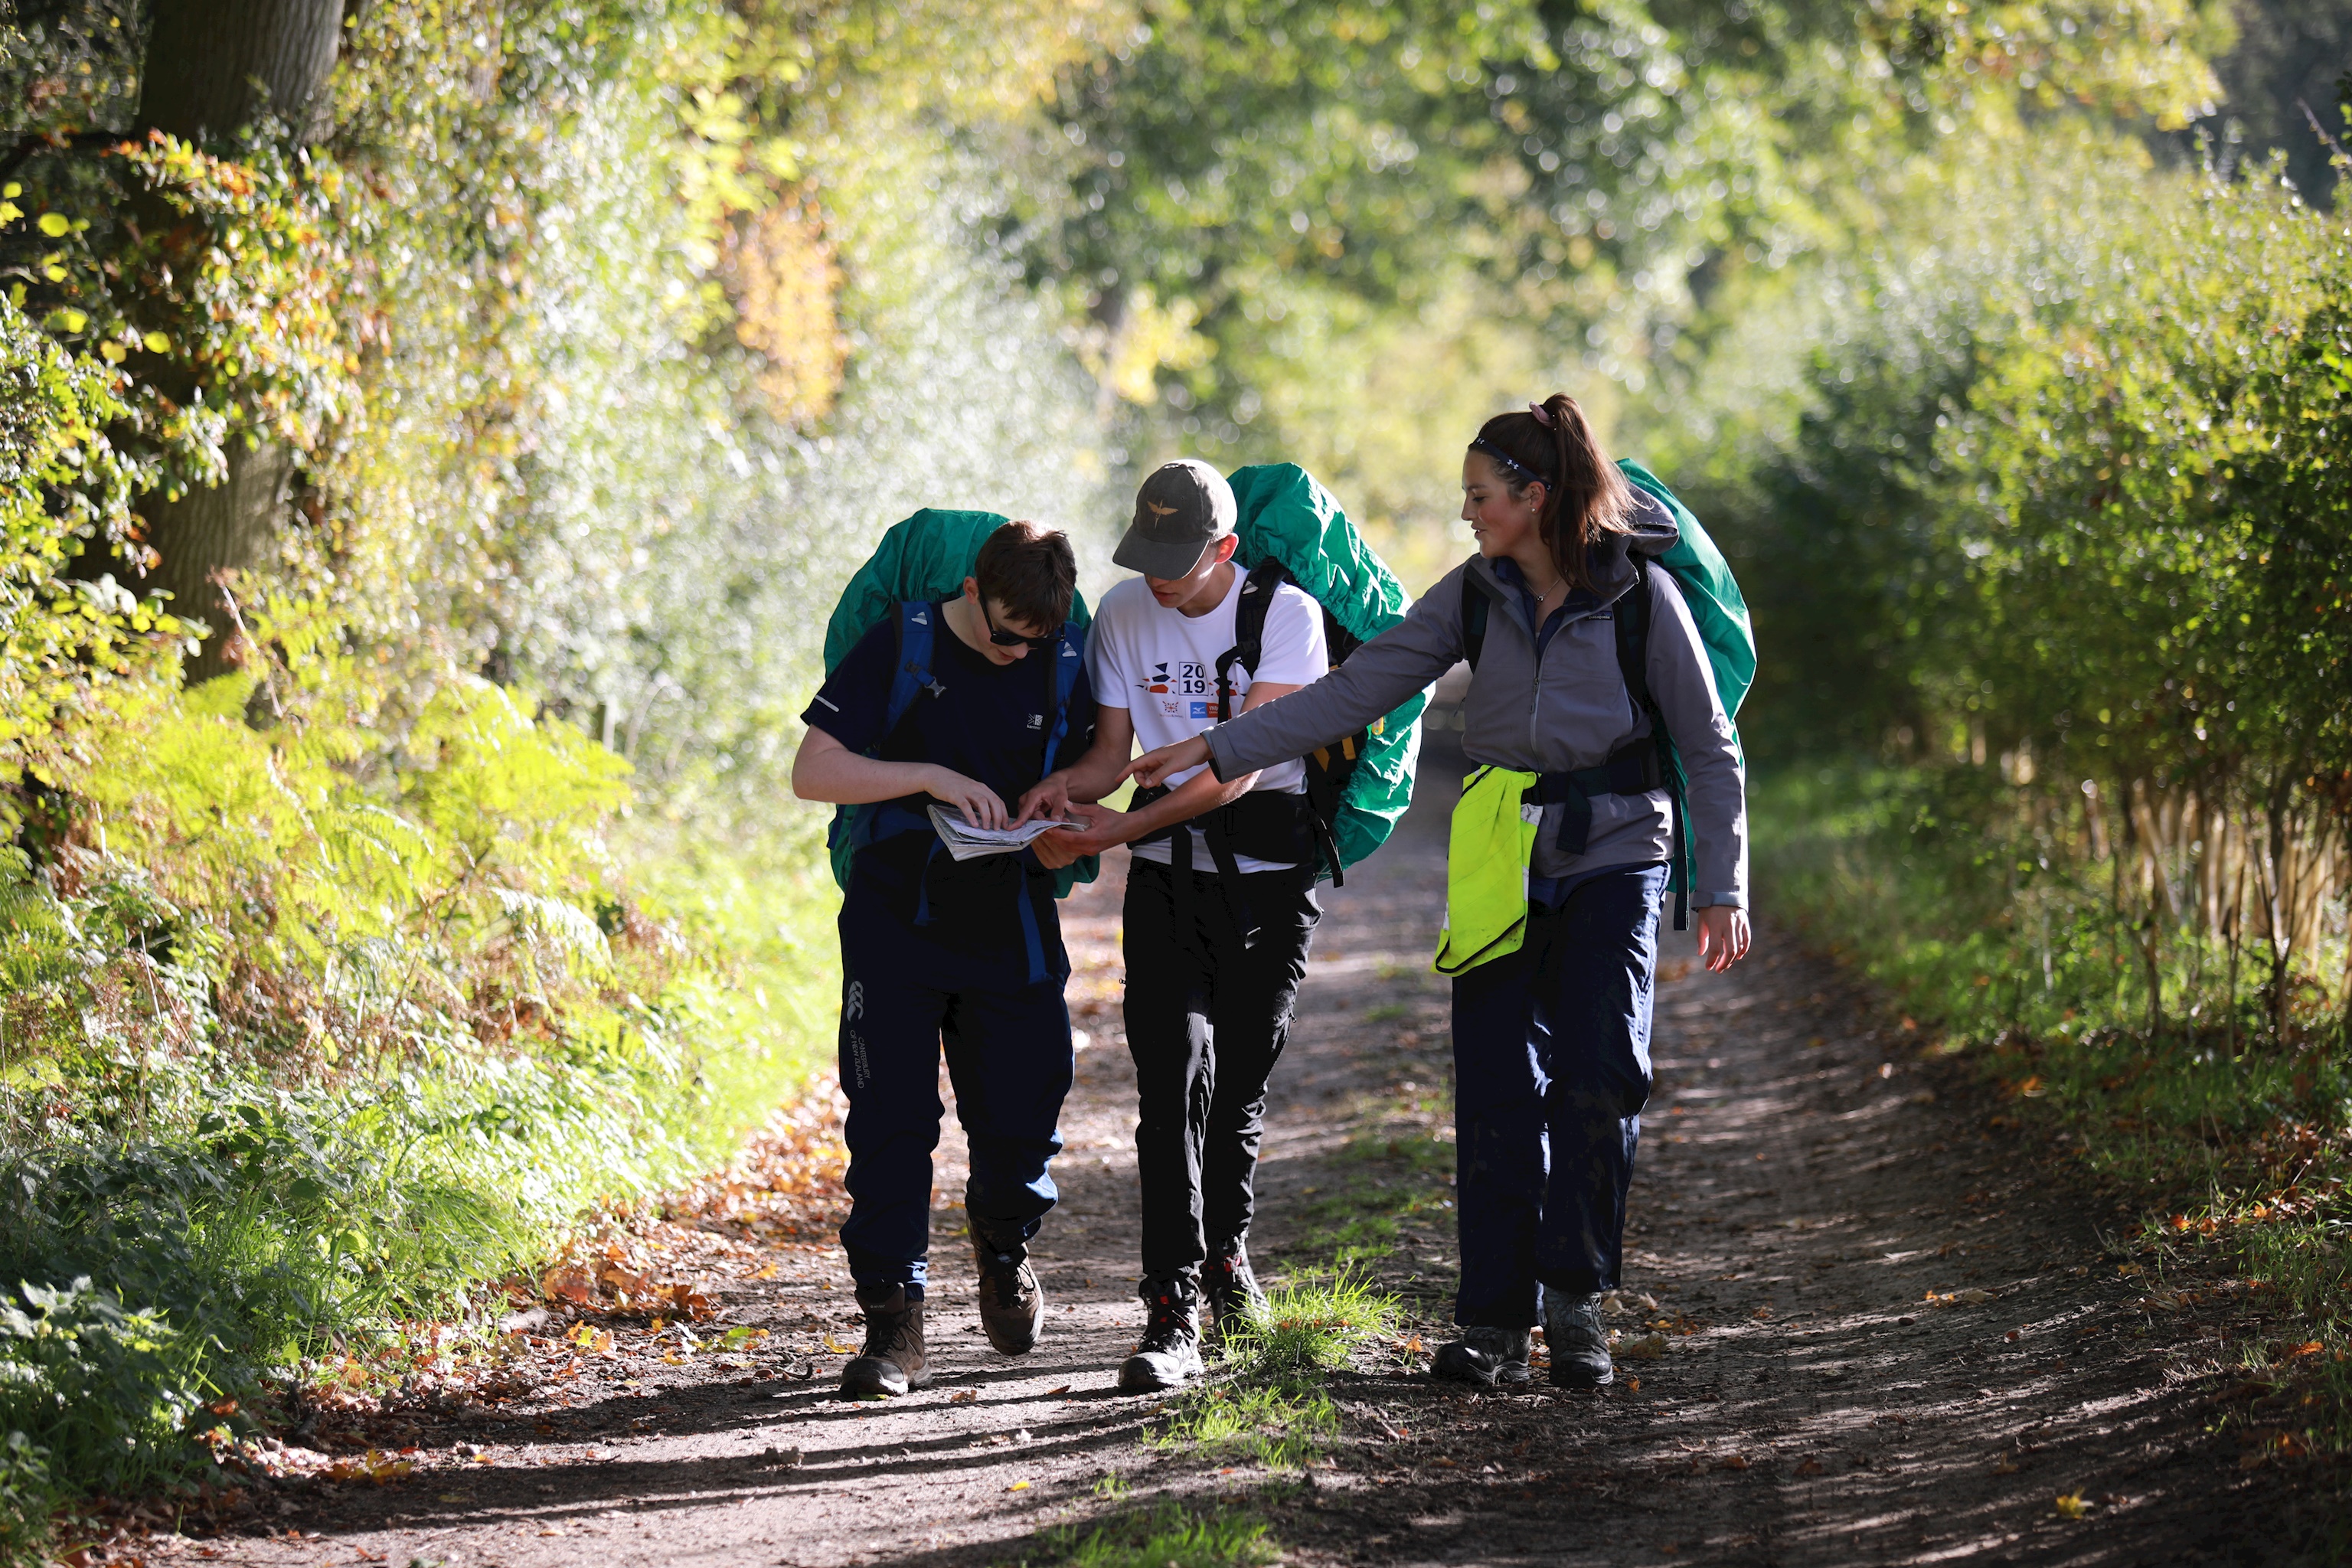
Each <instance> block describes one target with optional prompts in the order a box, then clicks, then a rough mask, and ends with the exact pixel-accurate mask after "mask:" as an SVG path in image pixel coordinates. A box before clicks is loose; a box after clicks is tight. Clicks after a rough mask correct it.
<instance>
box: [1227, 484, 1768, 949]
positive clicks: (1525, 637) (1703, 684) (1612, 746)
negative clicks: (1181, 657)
mask: <svg viewBox="0 0 2352 1568" xmlns="http://www.w3.org/2000/svg"><path fill="white" fill-rule="evenodd" d="M1637 494H1638V492H1637ZM1640 499H1641V500H1643V502H1646V503H1647V504H1646V505H1644V506H1643V509H1642V510H1641V511H1640V513H1638V514H1637V516H1636V519H1635V530H1634V531H1633V533H1630V534H1619V535H1612V536H1611V537H1610V539H1609V541H1608V543H1607V545H1606V546H1605V547H1604V549H1603V551H1602V552H1601V559H1600V560H1599V561H1598V562H1597V563H1596V565H1597V566H1598V568H1599V569H1598V571H1597V572H1596V574H1595V576H1596V579H1597V582H1596V586H1597V587H1598V589H1599V595H1598V599H1599V602H1598V604H1597V605H1591V606H1590V607H1587V608H1584V609H1582V610H1580V611H1578V612H1571V614H1570V619H1569V620H1568V622H1567V623H1566V624H1565V625H1563V626H1561V627H1560V628H1559V630H1558V631H1557V632H1556V633H1554V634H1553V636H1552V638H1551V641H1550V642H1549V643H1548V644H1546V645H1545V647H1544V651H1543V658H1542V660H1541V663H1540V666H1538V661H1537V657H1536V628H1535V627H1533V626H1529V625H1528V616H1527V613H1526V610H1525V608H1524V607H1523V605H1522V602H1521V600H1520V596H1519V595H1518V593H1517V590H1515V589H1514V588H1512V587H1511V586H1510V585H1508V584H1505V583H1504V582H1503V581H1501V580H1500V579H1499V578H1498V577H1496V574H1495V569H1494V567H1493V566H1492V565H1491V564H1490V563H1488V562H1487V561H1486V560H1485V559H1484V558H1483V557H1480V556H1475V555H1474V556H1472V557H1471V558H1470V559H1469V560H1467V561H1465V562H1464V563H1462V564H1461V565H1460V566H1457V567H1455V568H1454V570H1453V571H1452V572H1449V573H1447V574H1445V576H1444V579H1443V580H1442V581H1441V582H1439V583H1438V584H1437V585H1436V586H1435V587H1433V588H1432V589H1431V590H1430V591H1429V592H1428V593H1426V594H1424V595H1422V596H1421V598H1420V599H1419V600H1418V601H1417V602H1416V603H1415V604H1414V605H1413V606H1412V609H1411V610H1410V611H1408V612H1407V613H1406V615H1405V618H1404V619H1403V620H1402V621H1400V622H1398V623H1397V624H1396V625H1395V626H1391V627H1390V628H1389V629H1388V630H1387V631H1385V632H1382V633H1381V635H1380V636H1379V637H1374V638H1373V639H1372V640H1371V641H1370V642H1368V643H1366V644H1364V646H1363V647H1360V648H1358V649H1357V650H1356V651H1355V652H1354V653H1353V654H1351V655H1349V658H1348V661H1347V662H1346V663H1345V664H1343V665H1341V666H1340V667H1339V668H1337V669H1335V670H1333V671H1331V673H1330V674H1328V675H1327V676H1325V677H1323V678H1322V679H1320V680H1318V681H1316V682H1314V683H1313V684H1311V685H1308V686H1304V687H1301V688H1300V689H1298V690H1297V691H1294V692H1292V693H1291V694H1290V695H1289V696H1287V697H1282V698H1277V699H1276V700H1274V701H1272V702H1269V703H1267V704H1265V706H1264V707H1262V708H1257V709H1254V710H1251V711H1249V712H1247V713H1244V714H1243V715H1242V716H1241V717H1239V718H1237V719H1235V720H1234V721H1232V722H1230V723H1225V724H1220V725H1217V726H1216V727H1215V728H1213V729H1212V730H1210V731H1207V737H1208V742H1209V752H1210V755H1211V757H1212V759H1213V765H1214V767H1215V770H1216V773H1217V776H1218V777H1220V778H1238V777H1240V776H1241V775H1242V774H1244V773H1249V772H1251V771H1252V770H1254V769H1257V768H1264V767H1270V766H1272V765H1273V764H1275V763H1283V762H1288V761H1289V760H1290V759H1292V758H1293V757H1302V756H1305V755H1306V754H1307V752H1311V751H1313V750H1314V749H1315V748H1316V747H1318V746H1323V745H1328V744H1330V743H1331V742H1333V741H1335V740H1337V739H1339V737H1341V736H1343V735H1349V734H1352V733H1354V732H1355V731H1358V730H1360V729H1362V728H1363V727H1364V726H1365V725H1367V724H1369V723H1370V722H1371V721H1373V720H1374V719H1377V718H1379V717H1380V716H1381V715H1382V714H1384V713H1388V712H1391V711H1392V710H1394V709H1395V708H1396V707H1397V705H1398V704H1399V703H1401V702H1402V701H1404V700H1406V699H1407V698H1409V697H1411V696H1412V694H1413V693H1414V692H1416V691H1419V690H1421V689H1423V688H1424V687H1427V686H1428V685H1430V684H1431V683H1432V682H1433V681H1434V680H1436V679H1437V678H1438V677H1439V676H1441V675H1444V673H1445V672H1446V671H1447V670H1448V669H1451V668H1454V664H1455V663H1456V662H1457V661H1459V660H1460V659H1461V658H1463V657H1464V651H1465V650H1464V642H1463V627H1462V604H1463V599H1462V594H1463V584H1464V580H1465V577H1466V578H1467V579H1468V582H1469V584H1470V586H1471V591H1473V592H1475V593H1482V594H1485V595H1486V596H1487V597H1488V599H1489V600H1491V601H1492V603H1491V605H1490V607H1489V609H1488V611H1487V616H1486V643H1485V646H1484V647H1483V649H1482V650H1481V652H1480V654H1479V659H1478V668H1477V669H1476V670H1475V672H1474V673H1473V675H1472V676H1471V679H1470V694H1469V696H1468V697H1467V698H1466V699H1465V701H1464V721H1465V728H1464V731H1463V734H1462V749H1463V751H1464V752H1466V753H1468V755H1469V758H1470V760H1471V761H1472V762H1474V763H1492V764H1494V765H1496V766H1498V767H1506V768H1523V769H1528V770H1531V771H1533V772H1537V773H1552V772H1560V771H1566V770H1570V769H1577V768H1590V767H1598V766H1599V765H1600V764H1601V763H1604V762H1606V761H1608V759H1609V755H1610V753H1611V752H1614V751H1616V750H1617V749H1618V748H1619V747H1620V746H1622V745H1624V744H1626V743H1627V742H1631V741H1635V740H1639V739H1640V738H1642V737H1643V736H1644V735H1647V734H1648V733H1649V732H1650V720H1649V716H1648V715H1647V714H1646V713H1644V712H1643V710H1641V709H1639V708H1637V707H1636V706H1635V705H1634V703H1633V697H1632V694H1631V693H1629V692H1628V691H1627V690H1626V689H1625V678H1624V674H1623V672H1622V670H1620V669H1619V668H1618V665H1617V639H1616V626H1615V622H1614V617H1613V614H1612V607H1613V606H1614V605H1616V603H1617V601H1618V600H1619V599H1621V598H1622V597H1623V596H1624V595H1625V594H1626V592H1627V591H1628V590H1630V589H1631V588H1632V587H1633V585H1634V584H1635V582H1636V581H1637V580H1638V579H1637V577H1636V574H1635V570H1634V566H1633V561H1632V560H1631V558H1630V552H1632V551H1634V550H1639V551H1640V552H1643V554H1645V555H1649V556H1652V557H1655V556H1657V555H1660V554H1663V553H1664V552H1665V551H1667V550H1668V549H1670V548H1672V546H1673V545H1674V542H1675V538H1676V537H1677V534H1676V531H1675V523H1674V519H1673V516H1672V514H1670V513H1669V512H1667V511H1666V510H1665V509H1664V507H1662V506H1659V505H1657V504H1656V503H1655V502H1654V501H1651V500H1650V498H1648V497H1647V496H1642V497H1641V498H1640ZM1648 578H1649V584H1650V637H1649V667H1650V668H1649V677H1650V694H1651V696H1652V697H1653V698H1654V700H1656V702H1657V705H1658V710H1659V712H1660V713H1661V714H1662V715H1663V716H1664V719H1665V721H1666V731H1667V733H1668V734H1670V735H1671V736H1672V737H1673V738H1674V742H1675V750H1676V752H1679V753H1680V754H1681V757H1682V763H1683V770H1684V773H1685V777H1686V778H1687V780H1688V782H1689V786H1690V787H1689V805H1690V821H1689V822H1688V823H1687V824H1686V827H1687V829H1688V831H1689V833H1690V836H1691V849H1692V859H1693V868H1692V886H1691V902H1692V903H1693V904H1695V905H1698V906H1701V907H1704V906H1706V905H1709V904H1729V905H1733V906H1737V907H1743V908H1744V907H1745V906H1746V904H1747V902H1748V792H1747V782H1746V780H1745V779H1744V778H1743V776H1742V774H1741V769H1740V764H1739V753H1738V748H1737V746H1736V744H1735V742H1734V741H1733V738H1732V728H1731V721H1730V720H1729V719H1727V718H1726V717H1725V715H1724V711H1723V702H1722V700H1721V699H1720V698H1719V697H1718V696H1717V693H1716V689H1715V672H1714V670H1713V668H1711V667H1710V666H1709V665H1708V664H1707V659H1706V647H1704V646H1703V645H1702V644H1701V643H1700V642H1699V637H1698V628H1697V627H1696V626H1695V625H1694V624H1693V623H1692V621H1691V616H1690V610H1689V608H1688V606H1686V605H1685V604H1684V603H1683V596H1682V593H1681V591H1680V590H1679V589H1677V588H1676V587H1675V582H1674V578H1673V577H1672V575H1671V574H1668V573H1666V572H1664V571H1663V570H1655V569H1654V570H1652V571H1651V572H1650V573H1649V574H1648ZM1561 809H1562V808H1561V807H1559V806H1557V805H1553V806H1547V807H1545V808H1544V821H1543V827H1542V831H1541V832H1540V833H1538V836H1537V837H1536V849H1535V866H1534V871H1535V874H1536V875H1537V876H1538V877H1567V876H1573V875H1577V874H1579V873H1581V872H1585V871H1591V870H1599V869H1601V868H1607V867H1612V866H1653V865H1658V864H1661V863H1664V861H1666V860H1667V859H1668V858H1670V857H1671V855H1672V853H1673V847H1674V832H1673V816H1672V808H1671V806H1670V805H1669V804H1668V800H1667V795H1666V792H1665V791H1664V790H1662V789H1661V790H1653V791H1651V792H1650V793H1649V794H1647V795H1599V796H1596V797H1594V799H1593V801H1592V826H1591V833H1590V834H1589V835H1588V837H1587V839H1586V843H1585V851H1584V853H1583V854H1582V855H1578V856H1571V855H1569V854H1568V853H1567V852H1566V851H1564V850H1562V849H1561V848H1560V847H1559V814H1560V811H1561Z"/></svg>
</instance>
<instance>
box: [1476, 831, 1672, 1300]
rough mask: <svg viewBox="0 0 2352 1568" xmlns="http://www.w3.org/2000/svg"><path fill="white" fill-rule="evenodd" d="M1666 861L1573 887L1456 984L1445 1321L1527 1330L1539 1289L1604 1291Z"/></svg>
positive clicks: (1643, 1048)
mask: <svg viewBox="0 0 2352 1568" xmlns="http://www.w3.org/2000/svg"><path fill="white" fill-rule="evenodd" d="M1665 886H1666V868H1664V867H1663V866H1643V867H1628V868H1625V869H1624V870H1622V871H1608V872H1603V873H1601V874H1600V875H1598V876H1595V877H1593V878H1591V879H1590V880H1587V881H1584V882H1581V883H1579V884H1578V885H1577V886H1576V887H1575V888H1574V889H1572V890H1571V891H1570V893H1569V894H1568V896H1567V898H1566V900H1565V901H1564V902H1562V903H1561V904H1559V905H1558V906H1557V907H1554V908H1550V909H1541V910H1535V911H1532V912H1531V913H1530V915H1529V917H1528V935H1527V941H1526V942H1525V944H1524V945H1522V946H1521V947H1520V949H1519V951H1518V952H1514V953H1511V954H1509V955H1508V956H1507V957H1503V958H1497V959H1495V960H1493V961H1491V962H1489V963H1482V964H1480V965H1479V966H1478V967H1477V968H1475V969H1473V970H1471V971H1469V972H1468V973H1465V974H1462V975H1460V976H1458V977H1456V978H1455V980H1454V1129H1455V1136H1456V1140H1457V1149H1456V1153H1455V1159H1456V1162H1457V1163H1456V1173H1455V1176H1454V1183H1455V1192H1454V1198H1455V1202H1456V1203H1457V1204H1458V1205H1460V1206H1459V1211H1458V1214H1459V1222H1460V1226H1461V1236H1462V1287H1461V1289H1460V1290H1459V1292H1457V1293H1456V1295H1455V1297H1454V1321H1455V1322H1457V1323H1460V1324H1462V1325H1464V1326H1465V1327H1483V1328H1496V1329H1524V1328H1528V1327H1531V1326H1533V1324H1534V1323H1535V1321H1536V1286H1537V1284H1538V1282H1540V1283H1542V1284H1544V1285H1547V1286H1549V1287H1550V1288H1551V1289H1556V1290H1565V1291H1570V1292H1590V1291H1593V1290H1609V1289H1615V1288H1616V1286H1617V1283H1618V1279H1617V1271H1618V1266H1619V1264H1620V1262H1621V1261H1622V1258H1623V1255H1624V1244H1625V1189H1626V1187H1627V1186H1628V1185H1629V1184H1631V1183H1632V1181H1633V1149H1634V1145H1635V1144H1636V1143H1638V1142H1640V1141H1641V1135H1642V1116H1641V1111H1642V1107H1643V1103H1644V1102H1646V1101H1647V1100H1648V1099H1649V1098H1650V1003H1651V994H1652V982H1653V980H1654V977H1655V975H1656V973H1657V967H1658V900H1659V899H1660V897H1661V896H1662V895H1663V894H1664V891H1665Z"/></svg>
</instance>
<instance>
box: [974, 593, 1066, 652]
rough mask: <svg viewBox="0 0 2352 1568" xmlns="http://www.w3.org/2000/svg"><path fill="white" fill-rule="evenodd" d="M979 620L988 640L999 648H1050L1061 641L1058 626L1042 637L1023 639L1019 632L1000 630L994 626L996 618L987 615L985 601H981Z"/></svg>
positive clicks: (1060, 631) (1060, 632) (1060, 630)
mask: <svg viewBox="0 0 2352 1568" xmlns="http://www.w3.org/2000/svg"><path fill="white" fill-rule="evenodd" d="M980 619H981V623H982V625H983V626H987V627H988V640H989V641H991V642H992V643H994V644H995V645H996V646H997V647H1053V646H1054V645H1055V643H1057V642H1060V641H1061V640H1062V628H1061V627H1059V626H1055V628H1054V629H1053V630H1052V631H1050V632H1047V633H1046V634H1045V636H1044V637H1023V636H1022V635H1021V634H1020V633H1019V632H1008V631H1003V630H1000V629H999V628H998V626H997V625H996V617H995V616H992V615H990V614H989V613H988V602H987V601H986V600H985V599H983V600H982V601H981V605H980Z"/></svg>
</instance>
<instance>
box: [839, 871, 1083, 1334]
mask: <svg viewBox="0 0 2352 1568" xmlns="http://www.w3.org/2000/svg"><path fill="white" fill-rule="evenodd" d="M888 904H889V900H888V899H887V897H886V896H885V895H884V894H882V893H880V892H877V891H876V890H874V889H868V888H866V887H865V886H864V885H862V884H861V883H860V882H859V880H858V879H856V878H855V877H853V878H852V879H851V881H850V888H849V893H848V896H847V897H846V898H845V900H843V902H842V907H841V921H840V927H841V972H842V973H841V981H842V996H841V1037H840V1042H839V1044H840V1051H841V1087H842V1090H843V1092H844V1093H845V1095H846V1096H847V1097H848V1100H849V1117H848V1120H847V1121H846V1122H845V1123H844V1126H843V1130H842V1136H843V1141H844V1142H846V1143H847V1144H848V1145H849V1174H848V1177H847V1180H846V1185H847V1186H848V1188H849V1197H850V1210H849V1220H848V1223H847V1224H845V1225H844V1226H842V1227H841V1244H842V1247H843V1248H844V1249H845V1251H846V1252H847V1253H848V1255H849V1272H850V1276H851V1278H853V1279H856V1281H857V1285H858V1287H859V1289H866V1290H876V1289H888V1288H889V1287H891V1286H893V1285H905V1286H907V1287H908V1294H909V1295H910V1296H917V1297H919V1296H920V1295H921V1294H922V1287H923V1279H924V1274H925V1260H926V1258H927V1257H928V1255H929V1251H930V1238H931V1152H932V1151H933V1150H935V1149H937V1148H938V1147H939V1142H940V1117H941V1116H942V1115H944V1114H945V1110H946V1108H945V1107H944V1106H942V1105H941V1104H940V1090H939V1082H940V1049H941V1047H942V1046H944V1047H945V1048H946V1052H947V1062H948V1079H949V1081H950V1083H951V1084H953V1085H954V1087H955V1097H956V1118H957V1120H958V1121H961V1122H962V1123H963V1131H964V1137H965V1141H966V1142H968V1143H969V1144H970V1145H971V1180H970V1181H969V1182H968V1183H966V1184H965V1187H964V1210H965V1213H966V1215H968V1216H969V1217H970V1219H971V1226H972V1230H973V1232H974V1233H975V1234H976V1235H977V1236H978V1237H980V1238H981V1240H982V1242H983V1243H984V1244H985V1245H986V1246H987V1247H989V1248H990V1249H991V1250H992V1251H996V1252H1017V1251H1018V1250H1019V1249H1021V1248H1022V1247H1025V1246H1026V1245H1027V1243H1028V1241H1029V1239H1030V1238H1031V1237H1034V1236H1035V1235H1036V1234H1037V1227H1038V1226H1039V1224H1040V1223H1041V1222H1042V1221H1043V1220H1044V1218H1045V1213H1046V1211H1047V1210H1049V1209H1051V1208H1052V1207H1053V1206H1054V1200H1055V1195H1056V1194H1055V1191H1054V1179H1053V1177H1052V1176H1050V1175H1048V1174H1047V1173H1046V1170H1045V1166H1046V1163H1047V1162H1048V1161H1050V1160H1051V1159H1052V1158H1053V1157H1054V1156H1055V1154H1057V1153H1059V1152H1061V1149H1062V1135H1061V1132H1060V1131H1059V1125H1058V1124H1059V1122H1060V1121H1061V1115H1062V1100H1063V1099H1064V1098H1065V1097H1066V1096H1067V1095H1068V1093H1069V1092H1070V1079H1071V1075H1072V1071H1073V1068H1074V1067H1075V1062H1074V1058H1073V1057H1072V1054H1071V1050H1070V1015H1069V1011H1068V1009H1067V1008H1066V1006H1065V1005H1064V1003H1063V1000H1062V987H1063V984H1064V983H1065V982H1066V980H1068V978H1069V973H1070V966H1069V960H1068V958H1067V957H1066V955H1065V954H1064V953H1063V952H1062V946H1061V942H1060V941H1059V936H1058V932H1055V931H1048V932H1047V933H1046V936H1047V939H1048V940H1047V941H1046V943H1045V951H1046V957H1047V968H1048V973H1047V975H1046V978H1045V980H1043V981H1041V982H1039V983H1037V984H1030V983H1029V960H1028V954H1027V951H1026V949H1025V948H1024V946H1023V945H1022V944H1021V943H1020V942H1018V941H1014V942H1012V943H1011V945H1010V946H1007V947H1003V949H1002V951H998V952H990V953H988V954H987V955H984V956H974V955H972V954H971V953H967V952H957V951H954V950H951V949H950V948H947V947H944V946H942V945H941V944H940V942H938V941H936V940H934V937H933V935H932V933H933V931H936V930H937V928H936V927H926V928H920V929H918V928H917V927H915V926H913V925H912V924H910V923H908V921H905V920H903V919H901V918H900V917H899V916H898V915H897V914H895V913H893V912H892V910H890V908H889V907H888ZM1005 919H1006V921H1008V922H1010V921H1012V919H1013V915H1012V911H1010V910H1007V911H1006V915H1005Z"/></svg>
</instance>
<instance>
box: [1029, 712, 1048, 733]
mask: <svg viewBox="0 0 2352 1568" xmlns="http://www.w3.org/2000/svg"><path fill="white" fill-rule="evenodd" d="M1029 728H1031V729H1032V730H1042V729H1044V728H1045V715H1044V714H1043V713H1032V714H1030V715H1029Z"/></svg>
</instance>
